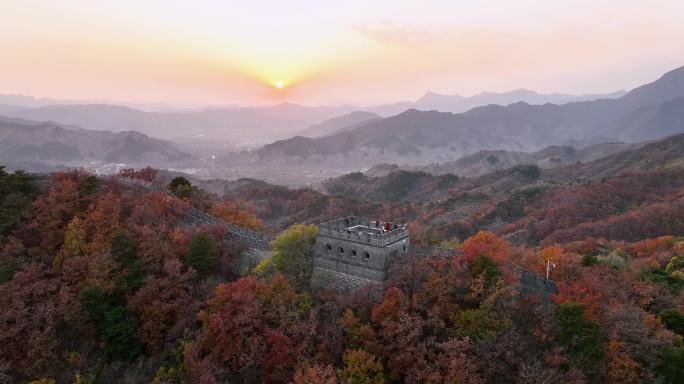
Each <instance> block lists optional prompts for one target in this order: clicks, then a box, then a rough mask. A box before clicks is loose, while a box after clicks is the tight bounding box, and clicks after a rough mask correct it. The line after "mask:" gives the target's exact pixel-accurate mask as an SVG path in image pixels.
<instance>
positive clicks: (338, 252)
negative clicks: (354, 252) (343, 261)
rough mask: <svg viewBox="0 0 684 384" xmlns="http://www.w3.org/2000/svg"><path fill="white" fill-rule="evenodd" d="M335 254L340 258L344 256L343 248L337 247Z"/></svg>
mask: <svg viewBox="0 0 684 384" xmlns="http://www.w3.org/2000/svg"><path fill="white" fill-rule="evenodd" d="M337 254H338V255H340V256H344V248H342V247H338V248H337Z"/></svg>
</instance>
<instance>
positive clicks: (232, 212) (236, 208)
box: [211, 200, 264, 231]
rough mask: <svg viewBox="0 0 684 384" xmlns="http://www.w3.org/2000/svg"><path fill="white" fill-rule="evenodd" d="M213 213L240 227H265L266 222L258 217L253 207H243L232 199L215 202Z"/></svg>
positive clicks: (261, 228) (257, 228)
mask: <svg viewBox="0 0 684 384" xmlns="http://www.w3.org/2000/svg"><path fill="white" fill-rule="evenodd" d="M211 214H212V215H214V216H216V217H219V218H221V219H223V220H225V221H227V222H229V223H231V224H234V225H237V226H240V227H245V228H249V229H253V230H255V231H261V230H263V229H264V223H263V222H262V221H261V219H259V218H258V217H256V215H255V214H254V210H253V209H252V208H250V207H248V208H247V209H243V208H241V207H240V204H238V203H237V202H235V201H232V200H223V201H219V202H217V203H214V205H212V206H211Z"/></svg>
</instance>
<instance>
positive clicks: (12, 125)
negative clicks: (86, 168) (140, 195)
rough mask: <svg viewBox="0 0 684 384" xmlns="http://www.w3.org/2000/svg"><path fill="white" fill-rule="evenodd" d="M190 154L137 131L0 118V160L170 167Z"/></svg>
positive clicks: (186, 159)
mask: <svg viewBox="0 0 684 384" xmlns="http://www.w3.org/2000/svg"><path fill="white" fill-rule="evenodd" d="M190 160H192V159H191V157H190V155H188V154H187V153H184V152H182V151H180V150H178V149H176V148H175V147H174V146H173V145H172V144H170V143H168V142H166V141H163V140H160V139H154V138H151V137H149V136H146V135H144V134H142V133H139V132H133V131H123V132H116V133H114V132H109V131H94V130H86V129H80V128H76V127H64V126H61V125H57V124H54V123H45V122H36V121H29V120H23V119H15V118H6V117H0V163H1V164H8V163H10V164H11V163H27V162H28V163H37V164H50V165H59V164H61V165H64V164H78V165H83V164H84V163H85V162H87V161H100V162H107V163H123V164H129V165H156V166H170V165H173V164H178V163H181V162H183V163H187V162H189V161H190Z"/></svg>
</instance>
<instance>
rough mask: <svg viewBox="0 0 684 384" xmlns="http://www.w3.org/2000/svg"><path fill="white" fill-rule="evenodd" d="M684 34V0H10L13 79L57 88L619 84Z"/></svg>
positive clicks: (449, 88)
mask: <svg viewBox="0 0 684 384" xmlns="http://www.w3.org/2000/svg"><path fill="white" fill-rule="evenodd" d="M683 47H684V1H682V0H648V1H646V0H644V1H636V0H539V1H537V0H516V1H513V0H489V1H487V0H444V1H438V0H433V1H428V0H416V1H401V0H345V1H328V0H309V1H304V0H287V1H283V0H274V1H260V0H246V1H227V0H192V1H190V0H187V1H180V0H116V1H114V0H111V1H109V0H108V1H105V0H97V1H95V0H0V93H18V94H28V95H34V96H46V97H54V98H72V99H100V100H111V101H129V102H162V103H171V104H180V103H187V104H194V105H197V104H226V103H238V104H251V103H259V104H263V103H274V102H281V101H296V102H305V103H309V104H330V103H339V102H350V103H356V104H368V103H380V102H386V101H400V100H407V99H411V100H412V99H415V98H418V97H420V96H421V95H422V94H423V93H425V92H426V91H435V92H440V93H450V94H452V93H458V94H463V95H469V94H473V93H477V92H481V91H505V90H510V89H514V88H520V87H525V88H530V89H534V90H537V91H542V92H554V91H558V92H567V93H593V92H609V91H614V90H618V89H624V88H631V87H634V86H636V85H639V84H641V83H644V82H647V81H651V80H654V79H655V78H656V77H657V76H659V75H660V74H661V73H662V72H664V71H667V70H670V69H673V68H675V67H679V66H681V65H684V49H683ZM277 82H282V83H283V85H284V87H283V88H282V89H278V88H276V87H275V84H276V83H277Z"/></svg>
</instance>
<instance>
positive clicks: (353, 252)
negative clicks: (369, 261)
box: [352, 249, 356, 257]
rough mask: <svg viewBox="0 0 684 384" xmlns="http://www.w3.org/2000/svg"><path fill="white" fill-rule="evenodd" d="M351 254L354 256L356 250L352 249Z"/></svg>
mask: <svg viewBox="0 0 684 384" xmlns="http://www.w3.org/2000/svg"><path fill="white" fill-rule="evenodd" d="M352 256H353V257H356V250H355V249H352Z"/></svg>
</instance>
